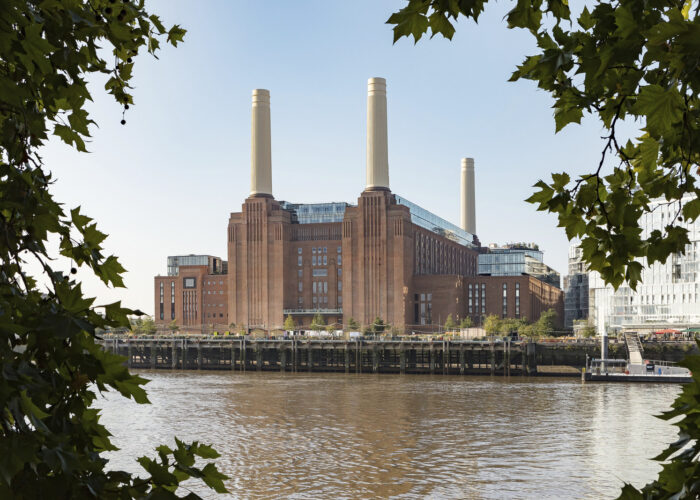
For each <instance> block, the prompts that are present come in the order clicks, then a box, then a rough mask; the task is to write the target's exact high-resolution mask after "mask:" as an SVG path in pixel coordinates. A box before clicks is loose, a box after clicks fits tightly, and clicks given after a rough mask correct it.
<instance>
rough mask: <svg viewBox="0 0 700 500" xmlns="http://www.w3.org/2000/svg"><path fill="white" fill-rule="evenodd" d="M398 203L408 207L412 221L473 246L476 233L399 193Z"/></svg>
mask: <svg viewBox="0 0 700 500" xmlns="http://www.w3.org/2000/svg"><path fill="white" fill-rule="evenodd" d="M394 197H395V198H396V203H398V204H399V205H403V206H405V207H408V209H409V210H410V212H411V222H413V223H414V224H415V225H417V226H420V227H422V228H425V229H428V230H429V231H432V232H433V233H435V234H439V235H440V236H444V237H445V238H447V239H449V240H452V241H454V242H457V243H460V244H462V245H465V246H468V247H473V246H474V235H473V234H471V233H468V232H466V231H465V230H464V229H462V228H460V227H458V226H455V225H454V224H452V223H451V222H447V221H446V220H445V219H443V218H441V217H438V216H437V215H435V214H434V213H432V212H428V211H427V210H425V209H424V208H421V207H419V206H418V205H416V204H415V203H413V202H410V201H408V200H407V199H406V198H403V197H401V196H399V195H397V194H396V195H394Z"/></svg>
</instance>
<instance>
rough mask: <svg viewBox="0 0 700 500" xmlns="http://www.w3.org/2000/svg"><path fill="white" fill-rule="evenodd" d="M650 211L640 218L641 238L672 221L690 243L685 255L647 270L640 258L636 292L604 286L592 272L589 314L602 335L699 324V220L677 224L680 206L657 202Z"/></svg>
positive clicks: (625, 287) (677, 255) (624, 287)
mask: <svg viewBox="0 0 700 500" xmlns="http://www.w3.org/2000/svg"><path fill="white" fill-rule="evenodd" d="M691 199H692V198H691V197H688V198H686V199H684V200H683V202H684V203H685V202H688V201H690V200H691ZM650 208H651V213H648V214H645V215H644V216H643V217H642V219H641V220H640V225H641V227H642V230H643V232H642V237H643V238H646V237H648V236H649V234H650V233H651V232H652V231H654V230H660V231H663V230H664V228H665V226H666V225H668V224H671V223H673V224H674V225H680V226H682V227H685V228H687V229H688V239H689V240H690V243H689V244H688V245H686V248H685V252H684V253H683V254H680V253H679V254H674V255H671V256H670V257H669V258H668V259H667V260H666V262H665V263H664V264H661V263H659V262H655V263H654V264H652V265H651V266H648V265H647V263H646V259H642V260H640V262H641V263H642V264H643V265H644V269H643V271H642V282H641V283H640V284H638V285H637V290H636V291H633V290H632V289H631V288H630V287H629V286H627V284H623V285H622V286H620V287H619V288H618V289H617V291H615V290H614V289H613V288H612V287H611V286H606V285H605V284H604V283H603V280H602V279H601V278H600V275H599V274H598V273H596V272H591V273H590V275H589V316H590V318H591V320H592V321H593V324H594V326H595V327H596V329H597V331H598V333H600V332H602V331H603V330H604V329H607V330H608V332H614V331H617V330H620V329H622V328H636V329H644V328H645V327H647V328H649V329H653V328H656V327H666V328H669V327H670V328H678V329H682V328H685V327H697V326H700V281H699V280H698V272H699V271H700V245H699V243H700V220H697V219H696V220H695V221H694V222H692V223H688V222H686V221H683V222H678V221H674V219H675V215H676V212H677V210H678V205H677V204H674V205H668V204H667V203H666V202H665V201H664V200H657V201H655V202H654V203H652V204H651V206H650Z"/></svg>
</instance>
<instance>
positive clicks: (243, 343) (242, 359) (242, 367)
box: [241, 337, 246, 371]
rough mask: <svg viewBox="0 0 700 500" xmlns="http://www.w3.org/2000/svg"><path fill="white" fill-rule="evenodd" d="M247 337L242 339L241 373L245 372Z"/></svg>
mask: <svg viewBox="0 0 700 500" xmlns="http://www.w3.org/2000/svg"><path fill="white" fill-rule="evenodd" d="M245 350H246V347H245V337H243V338H242V339H241V371H245Z"/></svg>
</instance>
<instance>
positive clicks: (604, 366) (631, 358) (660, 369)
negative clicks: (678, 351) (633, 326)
mask: <svg viewBox="0 0 700 500" xmlns="http://www.w3.org/2000/svg"><path fill="white" fill-rule="evenodd" d="M625 344H626V345H627V353H628V359H608V358H607V356H606V354H607V336H605V335H604V336H603V346H602V347H603V348H602V349H601V351H602V353H603V355H602V357H601V359H591V360H589V361H588V362H587V363H586V367H585V368H584V369H583V371H582V372H581V379H582V380H584V381H591V382H652V383H659V382H661V383H664V382H666V383H674V384H685V383H689V382H691V381H692V380H693V377H692V374H691V373H690V370H688V369H687V368H684V367H682V366H678V364H676V363H672V362H670V361H655V360H651V359H644V351H643V349H642V342H641V341H640V340H639V335H638V334H636V333H626V334H625Z"/></svg>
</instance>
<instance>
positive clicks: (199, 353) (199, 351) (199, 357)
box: [197, 340, 202, 370]
mask: <svg viewBox="0 0 700 500" xmlns="http://www.w3.org/2000/svg"><path fill="white" fill-rule="evenodd" d="M201 369H202V341H201V340H200V341H199V342H197V370H201Z"/></svg>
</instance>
